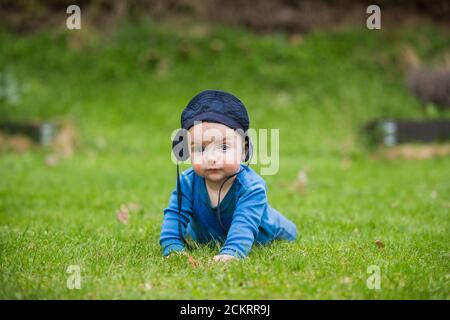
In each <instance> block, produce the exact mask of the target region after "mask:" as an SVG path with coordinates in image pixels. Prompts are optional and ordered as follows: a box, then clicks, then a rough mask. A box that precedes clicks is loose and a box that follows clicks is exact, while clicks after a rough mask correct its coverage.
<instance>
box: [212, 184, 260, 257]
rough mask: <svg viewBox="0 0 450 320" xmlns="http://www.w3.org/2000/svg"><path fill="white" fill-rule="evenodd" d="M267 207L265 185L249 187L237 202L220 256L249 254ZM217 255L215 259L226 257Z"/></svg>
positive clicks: (244, 255)
mask: <svg viewBox="0 0 450 320" xmlns="http://www.w3.org/2000/svg"><path fill="white" fill-rule="evenodd" d="M266 209H267V196H266V190H265V188H264V186H263V185H261V184H255V185H253V186H251V187H249V188H248V189H247V190H246V191H245V193H244V194H243V195H242V196H241V197H240V198H239V200H238V202H237V203H236V209H235V211H234V214H233V220H232V222H231V227H230V230H229V231H228V236H227V240H226V241H225V244H224V246H223V247H222V249H221V250H220V256H224V255H228V256H233V257H236V258H245V257H246V256H247V255H248V253H249V252H250V250H251V248H252V245H253V242H254V241H255V238H256V236H257V235H258V228H259V225H260V224H261V219H262V215H263V212H264V210H266ZM216 257H217V258H216ZM216 257H215V259H219V260H222V259H224V258H223V257H221V258H219V257H218V256H216ZM225 259H227V260H229V259H230V258H225Z"/></svg>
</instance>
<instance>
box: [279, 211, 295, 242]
mask: <svg viewBox="0 0 450 320" xmlns="http://www.w3.org/2000/svg"><path fill="white" fill-rule="evenodd" d="M275 239H276V240H289V241H294V240H295V239H297V227H296V226H295V224H294V223H293V222H292V221H291V220H289V219H287V218H286V217H285V216H283V215H282V214H280V230H279V232H278V233H277V234H276V236H275Z"/></svg>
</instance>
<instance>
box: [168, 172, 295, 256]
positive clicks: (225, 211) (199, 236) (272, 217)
mask: <svg viewBox="0 0 450 320" xmlns="http://www.w3.org/2000/svg"><path fill="white" fill-rule="evenodd" d="M180 183H181V190H182V206H181V215H179V214H178V203H177V190H176V188H175V189H174V190H173V192H172V194H171V197H170V201H169V205H168V207H167V208H166V209H164V221H163V224H162V229H161V236H160V244H161V246H162V248H163V251H164V255H165V256H167V255H168V254H169V253H171V252H172V251H182V250H184V242H183V240H182V238H181V237H180V234H179V229H178V221H179V219H180V221H181V226H182V232H183V234H184V235H185V236H186V237H191V238H192V239H193V240H195V241H198V242H200V243H206V242H209V241H216V242H220V243H223V246H222V248H221V249H220V254H228V255H232V256H235V257H238V258H244V257H246V256H247V255H248V253H249V252H250V250H251V248H252V245H253V243H255V242H257V243H260V244H267V243H269V242H271V241H272V240H275V239H285V240H290V241H292V240H295V239H296V237H297V228H296V226H295V224H294V223H292V222H291V221H290V220H288V219H287V218H285V217H284V216H283V215H282V214H281V213H279V212H278V211H277V210H275V209H273V208H272V207H271V206H269V204H268V201H267V186H266V183H265V182H264V180H263V179H262V178H261V177H260V176H259V175H258V174H257V173H256V172H255V171H254V170H253V169H252V168H249V167H247V166H244V165H241V172H240V173H239V174H238V175H237V176H236V179H235V180H234V181H233V184H232V186H231V187H230V189H229V190H228V192H227V194H226V195H225V197H224V198H223V200H222V201H221V202H220V204H219V205H220V217H221V222H222V226H221V225H220V223H219V221H218V218H217V216H216V213H217V207H213V206H212V205H211V202H210V200H209V196H208V192H207V189H206V185H205V178H204V177H201V176H199V175H197V174H196V173H195V171H194V170H193V169H192V168H189V169H187V170H186V171H184V172H183V173H182V174H180ZM224 228H225V230H224ZM225 231H226V233H225Z"/></svg>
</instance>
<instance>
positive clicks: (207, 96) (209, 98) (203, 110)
mask: <svg viewBox="0 0 450 320" xmlns="http://www.w3.org/2000/svg"><path fill="white" fill-rule="evenodd" d="M195 121H208V122H216V123H221V124H224V125H226V126H227V127H230V128H232V129H234V130H236V129H242V130H243V131H244V132H246V131H247V130H248V127H249V118H248V113H247V109H246V108H245V106H244V104H243V103H242V102H241V101H240V100H239V99H238V98H236V97H235V96H234V95H232V94H231V93H228V92H225V91H219V90H205V91H202V92H200V93H199V94H197V95H196V96H195V97H194V98H192V100H191V101H190V102H189V103H188V105H187V106H186V108H185V109H184V110H183V113H182V114H181V127H182V128H183V129H186V130H189V128H191V127H192V126H193V125H194V122H195Z"/></svg>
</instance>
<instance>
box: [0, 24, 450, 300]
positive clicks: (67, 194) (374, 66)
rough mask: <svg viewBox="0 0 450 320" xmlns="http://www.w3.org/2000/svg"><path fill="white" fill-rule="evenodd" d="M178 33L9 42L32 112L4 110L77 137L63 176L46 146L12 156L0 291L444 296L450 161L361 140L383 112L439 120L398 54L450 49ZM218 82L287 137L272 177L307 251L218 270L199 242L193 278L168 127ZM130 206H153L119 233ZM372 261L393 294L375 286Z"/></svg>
mask: <svg viewBox="0 0 450 320" xmlns="http://www.w3.org/2000/svg"><path fill="white" fill-rule="evenodd" d="M183 30H184V29H183V28H178V29H177V28H175V29H173V30H172V31H169V30H168V29H167V28H166V27H164V26H163V25H155V24H152V23H148V24H146V23H141V24H139V25H129V24H125V25H123V26H122V27H121V28H120V29H119V30H118V31H117V32H110V33H108V34H106V35H105V36H104V37H103V36H102V35H100V34H97V33H94V32H93V31H92V32H89V31H84V33H81V34H74V33H70V32H64V31H58V30H55V31H48V32H40V33H36V34H33V35H26V36H25V35H22V36H18V35H13V34H10V33H7V32H1V33H0V69H2V70H8V71H10V72H12V73H13V74H14V75H15V76H16V77H17V79H18V81H19V83H20V84H21V100H20V102H18V103H17V104H6V103H4V102H3V103H2V104H0V116H1V117H4V118H14V119H25V118H27V119H28V118H40V119H57V118H60V117H65V118H70V119H72V120H73V121H74V122H75V123H76V124H77V127H78V130H79V134H80V141H81V143H80V147H79V149H78V150H77V152H76V154H75V155H74V156H73V157H71V158H68V159H65V160H62V161H61V162H59V163H58V164H57V165H56V166H53V167H49V166H47V165H46V164H45V161H44V160H45V157H46V155H47V154H48V153H49V152H50V151H49V150H34V151H29V152H27V153H25V154H22V155H18V154H13V153H4V154H2V155H0V297H1V298H12V299H29V298H37V299H47V298H50V299H52V298H56V299H60V298H69V299H70V298H82V299H98V298H100V299H102V298H113V299H116V298H125V299H134V298H138V299H140V298H145V299H155V298H157V299H160V298H181V299H184V298H195V299H198V298H201V299H211V298H214V299H216V298H217V299H229V298H236V299H240V298H246V299H247V298H249V299H252V298H255V299H264V298H274V299H314V298H318V299H328V298H331V299H341V298H351V299H366V298H369V299H407V298H410V299H421V298H424V299H430V298H432V299H449V297H450V286H449V276H450V270H449V258H450V256H449V254H450V251H449V249H450V248H449V240H450V237H449V234H450V233H449V231H450V230H449V208H450V207H449V206H450V183H449V181H450V159H449V158H448V157H446V158H437V159H431V160H423V161H413V160H409V161H401V160H395V161H383V160H372V159H371V157H370V154H369V152H368V151H367V150H366V149H364V148H363V147H362V146H361V145H360V144H359V139H358V128H359V127H360V126H361V124H362V123H364V121H366V120H368V119H370V118H373V117H380V116H387V117H411V118H417V117H423V116H427V115H426V114H425V115H424V112H423V110H422V108H421V106H420V104H419V102H418V101H416V100H415V99H414V98H413V97H412V96H410V95H409V94H408V92H407V90H406V89H405V87H404V84H403V76H402V72H401V70H400V67H399V60H398V59H399V58H398V52H399V49H400V48H401V45H403V44H410V45H412V46H414V47H415V48H416V49H417V51H418V52H419V53H420V55H421V56H422V57H424V59H427V60H428V61H432V60H433V59H435V58H436V59H437V58H438V57H439V54H441V53H443V52H444V51H445V50H449V49H450V44H449V43H448V35H445V34H442V33H441V32H439V31H438V30H436V29H434V28H432V27H429V28H421V29H419V30H413V31H412V30H401V29H400V30H385V29H383V31H380V32H374V31H368V30H365V29H361V30H357V29H349V30H342V31H340V32H334V33H326V32H315V33H312V34H309V35H307V36H305V37H304V40H303V42H302V43H301V44H299V45H298V46H293V45H291V44H290V43H289V42H288V40H287V38H286V37H285V36H283V35H281V34H280V35H277V34H275V35H272V36H256V35H253V34H251V33H249V32H246V31H243V30H240V29H232V28H223V27H209V28H208V29H206V31H207V32H206V35H204V36H200V35H198V33H194V32H187V31H186V32H184V31H183ZM214 39H220V40H221V41H222V42H223V50H222V51H221V52H218V53H215V52H213V51H211V50H210V45H211V41H213V40H214ZM75 41H76V42H75ZM73 43H75V44H78V46H80V45H81V46H82V48H81V49H80V48H74V46H73V45H71V44H73ZM75 47H76V46H75ZM180 48H188V49H186V50H187V51H188V52H189V53H188V54H184V53H183V52H184V51H183V50H185V49H180ZM149 50H150V53H148V52H149ZM146 57H147V58H146ZM158 61H159V62H158ZM155 64H156V65H158V64H159V67H158V66H156V67H155ZM206 88H217V89H223V90H228V91H231V92H233V93H235V94H236V95H237V96H238V97H240V98H241V99H242V100H243V101H244V102H245V103H246V105H247V107H248V109H249V113H250V116H251V127H253V128H280V140H281V142H280V152H281V154H280V162H281V163H280V171H279V173H278V174H277V175H275V176H268V177H264V178H265V179H266V181H267V184H268V187H269V194H268V195H269V201H270V203H271V205H272V206H274V207H275V208H277V209H278V210H279V211H281V212H282V213H284V214H285V215H286V216H287V217H288V218H290V219H291V220H293V221H294V222H295V223H296V224H297V226H298V229H299V239H298V240H297V241H295V242H293V243H286V242H279V243H274V244H272V245H270V246H268V247H259V246H258V247H254V248H253V250H252V252H251V253H250V255H249V257H248V259H246V260H244V261H242V262H238V263H231V264H229V265H226V266H225V265H210V264H209V261H210V259H211V258H212V256H214V255H215V254H216V253H217V251H218V250H217V248H212V247H208V246H199V247H198V248H197V249H195V250H193V251H192V252H191V254H192V256H193V257H194V258H195V259H197V260H198V262H199V265H198V267H192V266H191V265H190V264H189V263H188V261H187V260H186V259H184V258H183V257H174V259H170V260H166V259H164V258H163V257H162V252H161V249H160V246H159V243H158V240H159V232H160V226H161V223H162V218H163V214H162V211H163V209H164V207H165V206H166V205H167V203H168V197H169V193H170V192H171V190H172V189H173V188H174V187H175V166H174V165H173V164H172V163H171V161H170V148H169V147H170V133H171V132H172V131H173V130H174V129H175V128H176V127H177V126H179V118H180V112H181V110H182V108H183V107H184V106H185V105H186V103H187V102H188V100H189V99H190V98H191V97H192V96H193V95H194V94H195V93H197V92H198V91H200V90H203V89H206ZM437 116H439V117H444V116H448V115H446V114H442V113H441V114H438V115H437ZM98 139H103V140H104V141H105V142H106V145H105V146H100V145H98V143H96V141H97V140H98ZM343 159H346V160H345V161H347V163H348V164H347V165H343V164H342V162H343ZM186 167H187V166H184V168H186ZM305 167H306V168H308V178H309V184H308V187H307V190H306V193H305V194H304V195H299V193H298V192H296V191H295V189H293V187H292V186H293V185H294V184H295V181H296V176H297V173H298V171H299V170H302V169H303V168H305ZM255 168H256V169H258V166H256V167H255ZM128 202H137V203H139V204H140V205H141V207H142V209H141V210H140V211H138V212H136V213H133V214H131V216H130V223H129V225H124V224H121V223H119V222H118V221H117V219H116V217H115V212H116V210H117V209H118V208H119V207H120V205H121V204H123V203H128ZM377 239H379V240H382V242H383V243H384V248H383V249H379V248H378V247H377V246H376V245H375V241H376V240H377ZM69 265H79V266H80V268H81V275H82V280H81V289H80V290H69V289H68V288H67V287H66V281H67V278H68V277H69V274H67V273H66V270H67V268H68V266H69ZM371 265H377V266H379V267H380V270H381V290H370V289H368V287H367V286H366V280H367V278H368V277H369V276H370V274H368V273H367V268H368V267H369V266H371Z"/></svg>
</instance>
